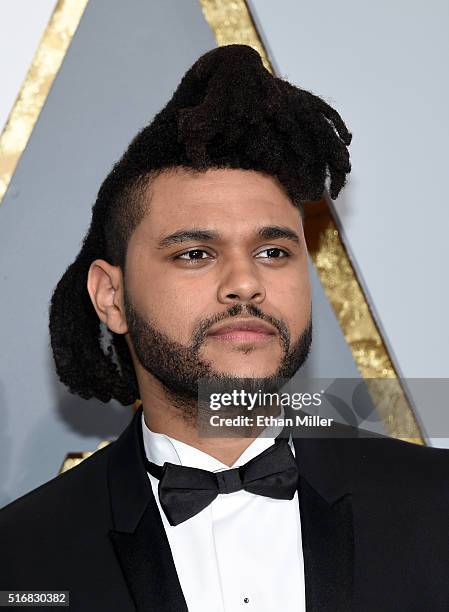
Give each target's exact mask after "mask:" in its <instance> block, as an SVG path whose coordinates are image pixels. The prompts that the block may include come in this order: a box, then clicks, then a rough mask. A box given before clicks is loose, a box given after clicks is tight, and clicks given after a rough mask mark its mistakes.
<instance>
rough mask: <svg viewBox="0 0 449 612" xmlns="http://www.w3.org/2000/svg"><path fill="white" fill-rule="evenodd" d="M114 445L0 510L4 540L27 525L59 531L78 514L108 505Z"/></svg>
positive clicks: (92, 513) (0, 522) (0, 523)
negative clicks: (108, 469)
mask: <svg viewBox="0 0 449 612" xmlns="http://www.w3.org/2000/svg"><path fill="white" fill-rule="evenodd" d="M113 445H114V443H112V444H110V445H108V446H107V447H105V448H102V449H100V450H98V451H95V453H94V454H93V455H91V456H90V457H88V458H87V459H85V460H84V461H82V462H81V463H80V464H78V465H77V466H75V467H73V468H71V469H70V470H67V471H66V472H63V473H62V474H59V475H57V476H55V477H54V478H52V479H51V480H49V481H48V482H46V483H44V484H42V485H40V486H39V487H37V488H36V489H33V490H32V491H30V492H29V493H26V494H25V495H23V496H21V497H19V498H18V499H16V500H15V501H12V502H11V503H9V504H8V505H7V506H5V507H3V508H1V509H0V541H1V539H2V538H3V537H5V536H6V535H7V534H8V533H10V532H11V530H12V531H14V530H17V528H20V529H26V526H31V525H39V526H40V528H43V527H44V526H45V525H48V526H49V527H50V526H51V527H52V528H57V525H58V524H60V523H62V522H67V521H69V520H70V517H73V516H74V515H77V516H78V517H79V516H82V515H83V514H85V513H87V512H89V513H90V515H91V516H92V515H94V514H95V509H96V508H99V507H100V506H101V505H102V504H103V503H106V499H105V498H107V478H106V472H107V469H106V468H107V462H108V457H109V455H110V452H111V449H112V447H113Z"/></svg>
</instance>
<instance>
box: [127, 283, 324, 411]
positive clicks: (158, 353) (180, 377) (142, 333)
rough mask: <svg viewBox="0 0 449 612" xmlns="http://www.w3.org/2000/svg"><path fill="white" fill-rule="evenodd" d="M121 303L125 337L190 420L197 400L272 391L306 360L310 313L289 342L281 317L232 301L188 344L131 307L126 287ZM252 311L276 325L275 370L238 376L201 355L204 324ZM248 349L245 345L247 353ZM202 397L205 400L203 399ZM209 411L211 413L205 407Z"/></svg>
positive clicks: (200, 327) (201, 326) (197, 406)
mask: <svg viewBox="0 0 449 612" xmlns="http://www.w3.org/2000/svg"><path fill="white" fill-rule="evenodd" d="M124 305H125V314H126V321H127V324H128V332H129V337H130V340H131V342H132V345H133V348H134V351H135V354H136V356H137V358H138V360H139V362H140V364H141V366H142V367H143V368H144V369H145V370H146V371H147V372H148V373H150V374H151V375H153V376H154V377H155V378H156V379H157V380H158V381H159V382H160V383H161V385H162V387H163V389H164V391H165V393H166V394H167V396H168V398H169V400H170V402H171V403H172V404H173V406H175V407H176V408H179V409H180V410H181V411H182V415H183V416H184V418H185V419H186V420H188V421H191V420H196V419H197V417H198V410H199V409H201V406H203V405H204V406H205V407H206V410H207V406H208V404H209V400H208V399H207V400H206V399H203V398H206V397H207V398H209V397H210V394H211V393H212V392H213V393H232V392H233V391H234V390H237V391H239V392H240V390H243V391H244V392H246V393H253V394H254V393H257V392H258V391H262V392H264V393H273V392H276V391H278V390H279V389H280V388H281V387H282V386H283V385H284V384H285V383H286V382H287V381H288V380H290V379H291V378H292V377H293V376H294V375H295V374H296V372H297V371H298V370H299V369H300V368H301V366H302V365H303V364H304V363H305V361H306V360H307V357H308V355H309V352H310V347H311V344H312V316H311V315H310V318H309V321H308V324H307V326H306V328H305V329H304V331H303V332H302V333H301V334H300V336H299V338H298V339H297V340H296V342H294V343H293V344H292V343H291V338H290V333H289V331H288V328H287V326H286V325H285V323H284V322H283V321H281V320H280V319H277V318H274V317H272V316H271V315H267V314H264V313H263V312H262V311H261V310H260V309H259V308H258V307H257V306H255V305H253V304H247V305H246V306H244V305H242V304H235V305H233V306H231V307H230V308H228V309H227V310H226V312H224V313H220V314H219V315H215V316H213V317H210V318H208V319H204V320H202V321H201V322H200V323H199V324H198V325H197V326H196V329H195V331H194V333H193V334H192V337H191V341H190V343H189V345H188V346H185V345H183V344H181V343H180V342H177V341H176V340H172V339H171V338H169V337H168V336H167V335H166V334H165V333H163V332H162V331H160V330H159V329H158V328H157V327H156V326H155V325H154V324H153V323H152V322H151V321H148V320H147V319H145V318H144V317H142V316H141V315H140V313H139V312H138V311H137V310H136V309H135V308H134V306H133V305H132V303H131V300H130V298H129V295H128V294H127V292H126V290H125V294H124ZM242 314H243V315H244V316H248V315H252V316H254V317H257V318H260V319H262V320H264V321H266V322H267V323H270V324H271V325H273V327H275V328H276V329H277V331H278V334H279V335H278V338H279V341H280V344H281V348H282V357H281V361H280V364H279V366H278V368H277V370H276V372H275V373H274V374H272V375H269V376H264V377H245V378H243V377H239V376H235V375H230V374H226V373H223V372H219V371H217V370H215V369H214V368H213V366H212V364H211V363H210V362H208V361H205V360H203V359H201V358H200V356H199V351H200V348H201V346H202V344H203V342H204V341H205V339H206V337H207V330H208V329H209V328H210V327H211V326H212V325H214V324H215V323H217V322H218V321H222V320H226V319H231V320H232V317H235V316H238V315H242ZM251 350H252V349H251V348H249V349H246V350H245V353H248V352H250V351H251ZM203 402H204V404H203ZM209 414H210V413H209Z"/></svg>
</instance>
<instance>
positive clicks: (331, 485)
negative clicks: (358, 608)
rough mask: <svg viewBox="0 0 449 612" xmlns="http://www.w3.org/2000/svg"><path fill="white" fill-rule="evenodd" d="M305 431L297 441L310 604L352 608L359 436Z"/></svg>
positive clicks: (328, 609)
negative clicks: (354, 474)
mask: <svg viewBox="0 0 449 612" xmlns="http://www.w3.org/2000/svg"><path fill="white" fill-rule="evenodd" d="M337 429H338V428H337ZM305 435H306V434H304V437H300V438H294V440H293V442H294V446H295V458H296V461H297V464H298V469H299V472H300V479H299V486H298V497H299V507H300V517H301V532H302V546H303V556H304V574H305V590H306V609H307V612H350V611H351V610H353V607H352V600H353V589H354V584H353V576H354V533H353V516H352V494H351V488H352V466H354V465H357V464H358V462H357V460H356V458H355V456H354V451H356V448H357V440H354V439H346V440H339V439H335V438H329V437H327V438H310V437H305ZM310 435H313V432H311V431H310V430H309V431H308V432H307V436H310ZM321 435H322V434H321Z"/></svg>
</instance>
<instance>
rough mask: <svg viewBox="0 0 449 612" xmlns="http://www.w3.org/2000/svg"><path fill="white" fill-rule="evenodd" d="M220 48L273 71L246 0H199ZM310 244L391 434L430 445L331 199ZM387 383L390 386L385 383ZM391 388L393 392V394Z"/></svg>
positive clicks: (311, 217) (316, 209)
mask: <svg viewBox="0 0 449 612" xmlns="http://www.w3.org/2000/svg"><path fill="white" fill-rule="evenodd" d="M199 3H200V5H201V8H202V11H203V14H204V16H205V18H206V21H207V22H208V24H209V26H210V28H211V29H212V31H213V33H214V35H215V38H216V41H217V44H218V45H229V44H235V43H239V44H247V45H250V46H251V47H253V48H254V49H256V50H257V51H258V52H259V53H260V55H261V57H262V60H263V62H264V65H265V67H266V68H267V69H268V70H270V72H273V69H272V67H271V65H270V61H269V59H268V55H267V53H266V50H265V48H264V45H263V43H262V40H261V38H260V36H259V34H258V32H257V29H256V27H255V24H254V21H253V19H252V17H251V14H250V11H249V9H248V6H247V4H246V2H245V0H231V1H230V0H199ZM305 231H306V241H307V245H308V248H309V252H310V254H311V257H312V260H313V262H314V264H315V267H316V269H317V272H318V276H319V279H320V281H321V283H322V285H323V287H324V290H325V293H326V295H327V298H328V299H329V301H330V303H331V305H332V307H333V310H334V312H335V315H336V317H337V319H338V322H339V324H340V327H341V329H342V331H343V334H344V336H345V339H346V341H347V343H348V345H349V347H350V349H351V352H352V355H353V358H354V361H355V363H356V364H357V367H358V369H359V371H360V373H361V374H362V376H363V378H364V379H366V380H367V386H368V389H369V391H370V394H371V396H372V398H373V401H374V403H375V405H376V408H377V410H378V413H379V416H380V418H381V419H382V422H383V424H384V427H385V430H386V432H387V434H388V435H390V436H393V437H397V438H401V439H403V440H408V441H410V442H414V443H416V444H424V439H423V436H422V434H421V431H420V428H419V426H418V423H417V421H416V418H415V416H414V414H413V410H412V408H411V406H410V404H409V402H408V400H407V397H406V395H405V393H404V390H403V388H402V386H401V384H400V381H399V378H398V376H397V372H396V370H395V367H394V365H393V362H392V360H391V358H390V356H389V354H388V351H387V348H386V346H385V343H384V342H383V340H382V336H381V334H380V331H379V329H378V327H377V325H376V323H375V320H374V317H373V315H372V313H371V311H370V309H369V306H368V301H367V299H366V296H365V295H364V293H363V290H362V287H361V285H360V283H359V281H358V279H357V275H356V273H355V270H354V268H353V267H352V265H351V262H350V259H349V257H348V254H347V251H346V248H345V246H344V244H343V241H342V238H341V236H340V233H339V231H338V229H337V226H336V225H335V221H334V219H333V217H332V213H331V211H330V209H329V206H328V204H327V203H326V201H325V200H322V201H321V202H320V205H317V203H313V204H311V205H310V206H307V207H306V222H305ZM385 379H390V382H388V383H386V382H385V383H384V384H382V381H385ZM387 390H388V392H387Z"/></svg>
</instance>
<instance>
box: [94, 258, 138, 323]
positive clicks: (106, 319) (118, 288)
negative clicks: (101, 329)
mask: <svg viewBox="0 0 449 612" xmlns="http://www.w3.org/2000/svg"><path fill="white" fill-rule="evenodd" d="M122 287H123V278H122V272H121V269H120V268H119V267H118V266H112V265H111V264H109V263H107V262H106V261H104V260H102V259H96V260H95V261H93V262H92V263H91V265H90V268H89V272H88V275H87V290H88V292H89V295H90V299H91V300H92V304H93V306H94V308H95V311H96V313H97V315H98V317H99V319H100V320H101V321H102V322H103V323H104V324H105V325H106V326H107V327H108V329H110V331H113V332H115V333H117V334H125V333H127V331H128V328H127V325H126V318H125V312H124V306H123V296H122V294H123V291H122Z"/></svg>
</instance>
